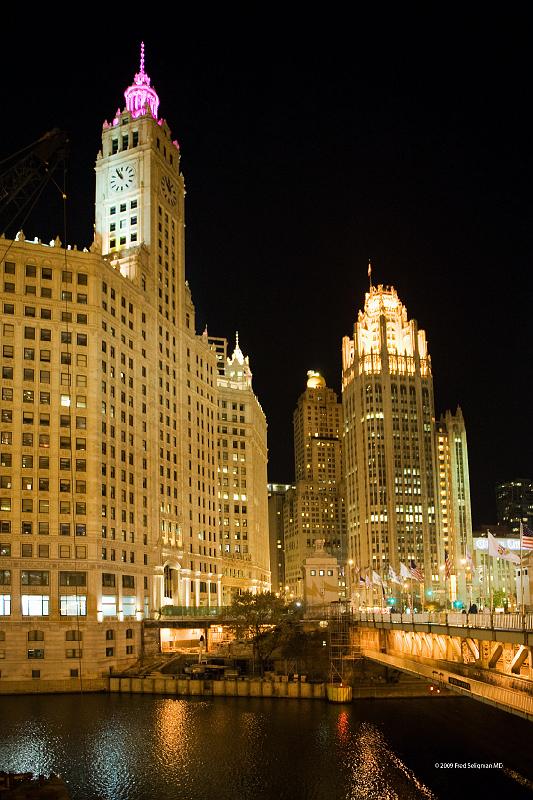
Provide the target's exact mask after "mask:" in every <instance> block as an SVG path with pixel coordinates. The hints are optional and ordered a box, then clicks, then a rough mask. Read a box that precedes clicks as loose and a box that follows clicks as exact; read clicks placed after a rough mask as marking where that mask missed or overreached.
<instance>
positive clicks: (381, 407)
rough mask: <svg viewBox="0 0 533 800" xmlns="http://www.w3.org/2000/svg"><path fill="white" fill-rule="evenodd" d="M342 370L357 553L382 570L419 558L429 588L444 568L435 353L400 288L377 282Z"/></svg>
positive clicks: (360, 560)
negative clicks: (438, 508) (439, 536)
mask: <svg viewBox="0 0 533 800" xmlns="http://www.w3.org/2000/svg"><path fill="white" fill-rule="evenodd" d="M342 368H343V373H342V375H343V380H342V391H343V411H344V439H343V443H344V460H345V476H346V513H347V525H348V537H349V556H350V557H351V558H352V559H353V560H354V562H355V564H356V565H357V566H358V567H359V568H360V569H362V570H365V569H371V570H375V571H376V572H378V574H380V575H381V576H382V577H385V576H386V574H387V571H388V567H389V565H390V566H392V568H393V569H394V570H395V572H397V571H398V569H399V564H400V562H403V563H404V564H406V565H409V562H410V561H411V560H414V561H415V562H416V565H417V567H419V568H420V569H421V571H422V572H423V573H424V583H425V586H426V587H427V586H428V585H430V584H431V582H432V581H437V580H438V574H439V571H438V562H439V558H438V554H439V553H438V547H437V531H436V458H435V441H434V425H435V412H434V402H433V380H432V375H431V360H430V357H429V353H428V348H427V342H426V336H425V332H424V331H422V330H419V329H418V326H417V323H416V322H415V321H414V320H409V319H408V317H407V309H406V308H405V306H404V305H403V304H402V302H401V300H400V298H399V297H398V295H397V293H396V290H395V289H394V288H393V287H387V286H381V285H380V286H377V287H376V286H371V287H370V291H369V292H367V294H366V295H365V307H364V311H360V312H359V316H358V319H357V322H356V323H355V325H354V333H353V337H352V338H348V337H345V338H344V339H343V344H342ZM422 592H423V588H421V593H422Z"/></svg>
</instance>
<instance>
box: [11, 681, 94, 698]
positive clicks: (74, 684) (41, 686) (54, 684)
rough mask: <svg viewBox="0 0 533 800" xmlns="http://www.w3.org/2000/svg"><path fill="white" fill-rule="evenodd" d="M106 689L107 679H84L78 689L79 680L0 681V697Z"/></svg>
mask: <svg viewBox="0 0 533 800" xmlns="http://www.w3.org/2000/svg"><path fill="white" fill-rule="evenodd" d="M107 689H108V679H107V677H105V678H86V679H84V680H83V683H82V685H81V687H80V679H79V678H64V679H62V680H55V681H54V680H51V679H50V680H47V679H46V678H41V679H40V680H34V681H31V680H29V681H28V680H20V681H4V680H2V681H0V695H2V694H75V693H78V692H80V691H81V690H83V691H84V692H104V691H107Z"/></svg>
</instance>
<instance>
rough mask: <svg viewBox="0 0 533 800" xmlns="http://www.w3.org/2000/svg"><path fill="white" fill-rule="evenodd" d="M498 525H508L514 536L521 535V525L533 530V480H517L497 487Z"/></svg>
mask: <svg viewBox="0 0 533 800" xmlns="http://www.w3.org/2000/svg"><path fill="white" fill-rule="evenodd" d="M496 510H497V513H498V523H499V524H500V525H507V526H508V527H509V528H510V529H511V531H512V532H513V533H514V534H519V533H520V523H522V525H527V526H528V527H529V528H533V480H531V478H515V480H512V481H506V482H505V483H499V484H498V485H497V486H496Z"/></svg>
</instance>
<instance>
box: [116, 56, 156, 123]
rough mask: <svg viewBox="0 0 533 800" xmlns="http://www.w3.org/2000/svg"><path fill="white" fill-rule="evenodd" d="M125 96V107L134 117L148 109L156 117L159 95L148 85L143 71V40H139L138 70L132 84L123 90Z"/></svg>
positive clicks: (148, 79)
mask: <svg viewBox="0 0 533 800" xmlns="http://www.w3.org/2000/svg"><path fill="white" fill-rule="evenodd" d="M124 97H125V98H126V108H127V110H128V111H131V115H132V117H133V118H134V119H136V118H137V117H140V116H142V115H143V114H146V113H147V111H149V112H150V113H151V115H152V117H153V118H154V119H157V111H158V108H159V97H158V95H157V92H156V91H155V89H154V88H153V87H152V86H150V78H149V77H148V75H147V74H146V72H145V71H144V42H141V63H140V66H139V72H137V73H136V75H135V78H134V79H133V84H132V85H131V86H128V88H127V89H126V91H125V92H124Z"/></svg>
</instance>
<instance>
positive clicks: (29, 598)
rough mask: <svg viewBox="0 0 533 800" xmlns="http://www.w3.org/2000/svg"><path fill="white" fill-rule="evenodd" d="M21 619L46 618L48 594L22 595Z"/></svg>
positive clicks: (48, 601)
mask: <svg viewBox="0 0 533 800" xmlns="http://www.w3.org/2000/svg"><path fill="white" fill-rule="evenodd" d="M21 599H22V616H23V617H47V616H48V606H49V603H50V595H48V594H23V595H22V598H21Z"/></svg>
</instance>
